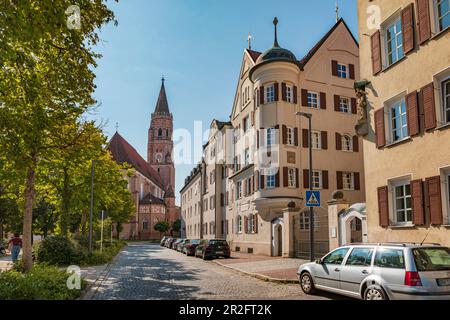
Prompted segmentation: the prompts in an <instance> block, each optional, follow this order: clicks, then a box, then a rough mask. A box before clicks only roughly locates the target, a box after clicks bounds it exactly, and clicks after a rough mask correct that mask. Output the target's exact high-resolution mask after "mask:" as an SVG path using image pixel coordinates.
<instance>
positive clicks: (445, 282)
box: [436, 278, 450, 287]
mask: <svg viewBox="0 0 450 320" xmlns="http://www.w3.org/2000/svg"><path fill="white" fill-rule="evenodd" d="M436 281H437V284H438V286H440V287H447V286H450V278H448V279H437V280H436Z"/></svg>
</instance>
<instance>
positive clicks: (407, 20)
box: [402, 3, 414, 55]
mask: <svg viewBox="0 0 450 320" xmlns="http://www.w3.org/2000/svg"><path fill="white" fill-rule="evenodd" d="M413 10H414V4H412V3H410V4H409V5H408V6H407V7H406V8H404V9H403V10H402V36H403V50H404V52H405V55H406V54H408V53H409V52H411V51H412V50H413V49H414V15H413Z"/></svg>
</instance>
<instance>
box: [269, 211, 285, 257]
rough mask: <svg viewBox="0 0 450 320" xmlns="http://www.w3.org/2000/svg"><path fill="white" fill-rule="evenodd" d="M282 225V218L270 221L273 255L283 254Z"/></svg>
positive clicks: (279, 255)
mask: <svg viewBox="0 0 450 320" xmlns="http://www.w3.org/2000/svg"><path fill="white" fill-rule="evenodd" d="M283 227H284V224H283V219H282V218H278V219H275V220H273V221H272V256H274V257H281V256H282V255H283Z"/></svg>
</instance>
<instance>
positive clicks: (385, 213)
mask: <svg viewBox="0 0 450 320" xmlns="http://www.w3.org/2000/svg"><path fill="white" fill-rule="evenodd" d="M388 197H389V191H388V187H387V186H384V187H380V188H378V213H379V215H380V226H381V227H383V228H386V227H388V226H389V201H388Z"/></svg>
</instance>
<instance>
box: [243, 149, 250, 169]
mask: <svg viewBox="0 0 450 320" xmlns="http://www.w3.org/2000/svg"><path fill="white" fill-rule="evenodd" d="M244 159H245V164H244V165H245V166H248V165H249V164H250V149H249V148H247V149H245V150H244Z"/></svg>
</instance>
